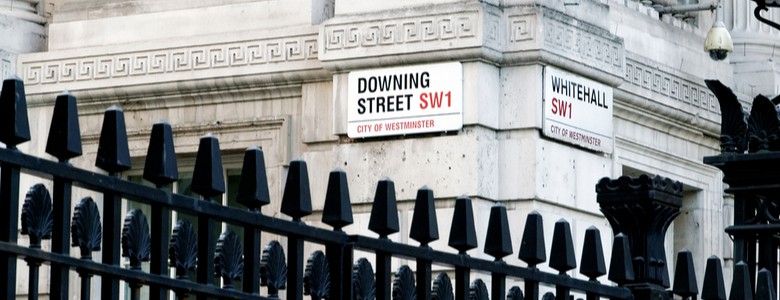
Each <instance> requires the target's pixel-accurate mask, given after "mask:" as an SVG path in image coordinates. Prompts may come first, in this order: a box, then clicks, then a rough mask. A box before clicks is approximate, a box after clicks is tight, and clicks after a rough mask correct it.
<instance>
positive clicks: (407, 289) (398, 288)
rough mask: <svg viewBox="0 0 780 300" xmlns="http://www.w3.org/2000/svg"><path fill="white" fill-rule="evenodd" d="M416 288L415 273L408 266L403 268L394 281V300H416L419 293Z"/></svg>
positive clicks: (399, 270)
mask: <svg viewBox="0 0 780 300" xmlns="http://www.w3.org/2000/svg"><path fill="white" fill-rule="evenodd" d="M414 287H415V284H414V272H412V269H410V268H409V266H407V265H403V266H401V268H399V269H398V272H396V273H395V279H393V300H414V299H416V298H417V293H416V289H415V288H414Z"/></svg>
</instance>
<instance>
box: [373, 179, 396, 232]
mask: <svg viewBox="0 0 780 300" xmlns="http://www.w3.org/2000/svg"><path fill="white" fill-rule="evenodd" d="M368 229H370V230H371V231H373V232H376V233H377V234H379V237H380V238H387V236H388V235H390V234H392V233H396V232H398V207H397V204H396V200H395V183H393V181H392V180H390V179H389V178H384V179H382V180H380V181H379V183H378V184H377V186H376V194H375V196H374V205H373V206H372V207H371V217H370V219H369V221H368Z"/></svg>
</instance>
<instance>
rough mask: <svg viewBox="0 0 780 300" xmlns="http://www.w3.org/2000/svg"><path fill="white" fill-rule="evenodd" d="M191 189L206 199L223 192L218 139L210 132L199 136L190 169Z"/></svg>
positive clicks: (223, 178)
mask: <svg viewBox="0 0 780 300" xmlns="http://www.w3.org/2000/svg"><path fill="white" fill-rule="evenodd" d="M192 191H193V192H195V193H197V194H198V195H201V196H203V197H204V198H207V199H208V198H212V197H215V196H218V195H222V194H223V193H225V177H224V175H222V154H221V153H220V150H219V140H217V138H216V137H214V135H212V134H210V133H207V134H206V135H204V136H203V137H201V138H200V144H199V145H198V155H197V157H196V158H195V169H193V171H192Z"/></svg>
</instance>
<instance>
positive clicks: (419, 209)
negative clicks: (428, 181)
mask: <svg viewBox="0 0 780 300" xmlns="http://www.w3.org/2000/svg"><path fill="white" fill-rule="evenodd" d="M409 237H411V238H412V239H414V240H415V241H418V242H420V246H422V247H426V246H428V243H430V242H432V241H435V240H438V239H439V226H438V224H437V222H436V205H435V204H434V198H433V191H432V190H431V189H429V188H428V187H427V186H423V187H422V188H420V189H419V190H417V198H416V199H415V202H414V215H412V227H411V232H410V233H409Z"/></svg>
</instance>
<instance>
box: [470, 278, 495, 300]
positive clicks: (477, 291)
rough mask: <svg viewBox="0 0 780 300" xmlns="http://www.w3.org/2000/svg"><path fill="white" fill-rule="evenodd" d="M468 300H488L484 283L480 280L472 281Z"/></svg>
mask: <svg viewBox="0 0 780 300" xmlns="http://www.w3.org/2000/svg"><path fill="white" fill-rule="evenodd" d="M469 299H471V300H490V296H489V294H488V289H487V286H486V285H485V282H484V281H482V279H477V280H474V281H473V282H472V283H471V288H470V289H469Z"/></svg>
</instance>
